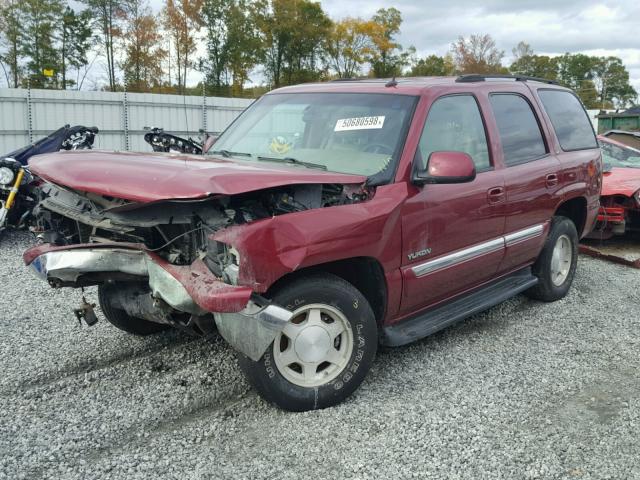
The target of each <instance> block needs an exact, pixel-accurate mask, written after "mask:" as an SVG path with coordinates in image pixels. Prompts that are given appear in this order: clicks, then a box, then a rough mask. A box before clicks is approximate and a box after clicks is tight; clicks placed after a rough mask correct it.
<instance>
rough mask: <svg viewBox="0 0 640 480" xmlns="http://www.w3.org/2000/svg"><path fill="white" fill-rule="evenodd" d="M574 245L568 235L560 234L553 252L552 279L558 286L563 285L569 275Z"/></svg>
mask: <svg viewBox="0 0 640 480" xmlns="http://www.w3.org/2000/svg"><path fill="white" fill-rule="evenodd" d="M572 260H573V245H572V244H571V240H570V239H569V237H568V236H566V235H560V236H559V237H558V240H557V241H556V244H555V246H554V247H553V252H552V254H551V281H552V282H553V284H554V285H555V286H556V287H559V286H560V285H562V284H563V283H564V282H565V281H566V280H567V278H568V277H569V272H570V270H571V261H572Z"/></svg>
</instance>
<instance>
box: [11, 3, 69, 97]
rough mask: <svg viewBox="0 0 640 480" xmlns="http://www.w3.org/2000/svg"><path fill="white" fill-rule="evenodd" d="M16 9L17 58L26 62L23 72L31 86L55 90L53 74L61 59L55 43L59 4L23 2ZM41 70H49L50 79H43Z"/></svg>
mask: <svg viewBox="0 0 640 480" xmlns="http://www.w3.org/2000/svg"><path fill="white" fill-rule="evenodd" d="M19 8H20V20H21V22H20V23H21V26H22V35H21V39H20V54H21V55H22V56H23V57H26V58H27V63H26V71H27V75H28V79H29V80H30V82H31V86H32V87H36V88H46V87H54V88H57V87H58V81H57V73H58V72H59V71H60V69H61V61H62V59H61V56H60V51H59V50H58V48H57V46H56V43H57V42H56V40H57V37H58V33H59V28H60V19H61V17H62V12H63V10H64V6H63V3H62V1H61V0H47V1H42V0H23V1H21V2H20V7H19ZM45 70H53V72H54V76H53V77H48V76H45V75H44V71H45Z"/></svg>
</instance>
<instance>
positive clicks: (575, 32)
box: [150, 0, 640, 92]
mask: <svg viewBox="0 0 640 480" xmlns="http://www.w3.org/2000/svg"><path fill="white" fill-rule="evenodd" d="M150 3H151V6H152V8H153V9H154V10H159V9H160V8H161V7H162V5H163V3H164V0H150ZM321 4H322V7H323V9H324V10H325V11H326V12H327V13H328V14H329V16H330V17H332V18H333V19H334V20H337V19H340V18H343V17H346V16H351V17H362V18H369V17H371V16H372V15H373V14H374V13H375V11H376V10H377V9H379V8H383V7H384V8H388V7H395V8H397V9H398V10H400V12H401V13H402V16H403V23H402V27H401V28H402V31H401V33H400V36H399V41H400V43H401V44H402V45H403V46H405V47H408V46H410V45H413V46H414V47H416V50H417V52H418V54H419V55H420V56H426V55H430V54H433V53H435V54H437V55H444V54H445V53H447V52H448V51H449V50H450V46H451V43H452V42H454V41H455V40H456V38H457V37H458V35H464V36H468V35H470V34H484V33H488V34H490V35H491V36H492V37H493V38H494V39H495V40H496V43H497V46H498V48H499V49H501V50H504V51H505V58H504V62H505V64H507V65H508V64H509V63H510V61H511V56H512V55H511V49H512V48H513V47H514V46H515V45H516V44H517V43H518V42H520V41H525V42H527V43H528V44H530V45H531V47H532V48H533V50H534V52H535V53H536V54H540V55H560V54H562V53H565V52H571V53H578V52H580V53H585V54H588V55H597V56H608V55H614V56H617V57H620V58H622V60H623V61H624V63H625V65H626V67H627V69H628V70H629V73H630V75H631V83H632V84H633V86H634V87H635V89H636V90H637V91H638V92H640V32H639V31H638V30H640V0H604V1H603V0H600V1H598V0H483V1H481V2H479V1H478V0H438V1H434V0H422V1H420V0H394V1H393V2H391V1H387V2H384V1H375V0H323V1H321ZM254 77H256V76H254ZM189 80H190V82H193V83H197V82H198V81H199V80H200V74H197V73H195V72H194V73H192V74H191V75H190V76H189Z"/></svg>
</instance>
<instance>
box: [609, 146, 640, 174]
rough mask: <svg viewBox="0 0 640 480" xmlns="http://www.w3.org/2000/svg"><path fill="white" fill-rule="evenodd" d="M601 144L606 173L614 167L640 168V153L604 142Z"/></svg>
mask: <svg viewBox="0 0 640 480" xmlns="http://www.w3.org/2000/svg"><path fill="white" fill-rule="evenodd" d="M599 143H600V149H601V150H602V163H603V164H604V169H605V171H609V170H611V169H612V168H614V167H622V168H640V151H638V150H636V149H635V148H631V147H621V146H619V145H615V144H613V143H609V142H604V141H600V142H599Z"/></svg>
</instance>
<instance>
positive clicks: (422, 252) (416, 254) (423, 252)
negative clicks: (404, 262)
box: [407, 248, 431, 261]
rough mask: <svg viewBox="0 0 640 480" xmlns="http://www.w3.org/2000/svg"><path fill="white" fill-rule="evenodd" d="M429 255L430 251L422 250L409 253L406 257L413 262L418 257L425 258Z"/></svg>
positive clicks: (427, 249)
mask: <svg viewBox="0 0 640 480" xmlns="http://www.w3.org/2000/svg"><path fill="white" fill-rule="evenodd" d="M430 253H431V249H430V248H425V249H424V250H420V251H418V252H411V253H410V254H408V255H407V257H409V260H410V261H413V260H417V259H418V258H420V257H426V256H427V255H429V254H430Z"/></svg>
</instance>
